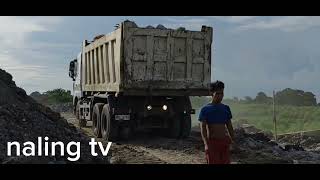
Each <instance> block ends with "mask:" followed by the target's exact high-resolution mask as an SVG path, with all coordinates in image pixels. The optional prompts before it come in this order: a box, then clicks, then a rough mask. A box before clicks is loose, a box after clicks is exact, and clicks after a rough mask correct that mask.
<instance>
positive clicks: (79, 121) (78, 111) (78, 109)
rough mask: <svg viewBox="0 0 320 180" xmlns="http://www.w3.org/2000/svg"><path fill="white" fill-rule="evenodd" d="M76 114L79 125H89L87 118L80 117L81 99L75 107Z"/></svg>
mask: <svg viewBox="0 0 320 180" xmlns="http://www.w3.org/2000/svg"><path fill="white" fill-rule="evenodd" d="M75 115H76V118H77V120H78V123H79V127H86V126H87V120H85V119H80V101H78V102H77V106H76V109H75Z"/></svg>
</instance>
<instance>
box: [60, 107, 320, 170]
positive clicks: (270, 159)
mask: <svg viewBox="0 0 320 180" xmlns="http://www.w3.org/2000/svg"><path fill="white" fill-rule="evenodd" d="M61 115H62V116H63V117H65V119H67V121H68V122H70V123H72V124H74V125H75V126H76V127H78V125H77V121H76V119H75V117H74V116H73V115H72V114H71V113H62V114H61ZM248 130H249V131H248ZM82 131H84V132H85V134H87V135H88V136H90V137H94V136H93V134H92V130H91V124H88V126H87V127H86V128H83V129H82ZM247 131H248V132H247ZM235 134H236V142H237V144H238V149H232V150H231V162H232V164H248V163H249V164H265V163H267V164H293V163H294V164H300V163H303V164H310V163H312V164H313V163H316V164H318V163H320V153H319V152H312V151H305V150H303V149H301V147H299V146H296V145H289V146H284V147H283V145H282V144H278V143H275V142H274V141H272V140H271V139H270V138H269V137H268V136H267V135H266V134H264V133H260V132H250V128H249V129H248V128H247V129H243V128H240V129H236V130H235ZM98 140H99V139H98ZM100 141H102V140H101V139H100ZM102 142H103V141H102ZM104 143H106V142H104ZM109 153H111V163H114V164H117V163H121V164H204V163H205V159H204V157H205V154H204V149H203V143H202V140H201V135H200V132H199V129H198V128H193V130H192V132H191V136H190V137H189V138H187V139H180V140H177V139H168V138H164V136H161V135H159V134H156V133H153V132H148V133H146V132H139V133H137V134H136V135H135V137H132V138H131V139H130V140H129V141H122V142H118V143H117V144H116V143H113V144H112V146H111V149H110V151H109Z"/></svg>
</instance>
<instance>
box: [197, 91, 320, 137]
mask: <svg viewBox="0 0 320 180" xmlns="http://www.w3.org/2000/svg"><path fill="white" fill-rule="evenodd" d="M272 100H273V99H272V98H271V97H268V96H267V95H266V94H265V93H264V92H259V93H258V94H257V96H256V97H255V98H249V97H245V98H244V99H239V98H237V97H234V98H232V99H228V98H227V99H224V101H223V103H224V104H227V105H229V106H230V108H231V111H232V114H233V121H234V122H235V124H252V125H254V126H256V127H257V128H259V129H262V130H266V131H271V132H273V131H274V125H273V105H272ZM191 101H192V105H193V108H195V109H196V112H197V114H196V115H194V116H193V125H195V124H197V118H198V117H197V116H198V113H199V110H200V109H201V107H202V106H203V105H205V104H207V103H208V102H210V98H207V97H197V98H191ZM275 113H276V118H277V131H278V133H288V132H296V131H304V130H317V129H320V120H319V117H320V108H319V106H318V105H317V103H316V99H315V96H314V94H313V93H311V92H304V91H301V90H292V89H289V88H287V89H284V90H283V91H280V92H278V93H276V106H275Z"/></svg>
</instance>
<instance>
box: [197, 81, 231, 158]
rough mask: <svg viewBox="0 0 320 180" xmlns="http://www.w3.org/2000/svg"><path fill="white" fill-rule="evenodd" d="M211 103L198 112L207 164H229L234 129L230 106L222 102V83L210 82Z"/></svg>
mask: <svg viewBox="0 0 320 180" xmlns="http://www.w3.org/2000/svg"><path fill="white" fill-rule="evenodd" d="M210 92H211V95H212V103H210V104H208V105H206V106H204V107H203V108H202V109H201V111H200V114H199V121H200V129H201V135H202V139H203V142H204V146H205V152H206V160H207V163H208V164H230V144H231V143H233V142H234V130H233V127H232V123H231V119H232V113H231V110H230V107H229V106H227V105H224V104H222V103H221V102H222V99H223V96H224V83H223V82H221V81H216V82H214V83H211V85H210Z"/></svg>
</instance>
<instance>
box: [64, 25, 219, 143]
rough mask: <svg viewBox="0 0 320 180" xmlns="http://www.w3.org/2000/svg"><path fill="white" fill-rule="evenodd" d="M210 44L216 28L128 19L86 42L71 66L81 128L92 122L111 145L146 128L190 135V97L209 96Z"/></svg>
mask: <svg viewBox="0 0 320 180" xmlns="http://www.w3.org/2000/svg"><path fill="white" fill-rule="evenodd" d="M212 40H213V30H212V27H207V26H202V28H201V31H189V30H186V29H185V28H178V29H169V28H165V27H164V26H162V25H159V26H157V27H151V26H148V27H138V26H137V25H136V23H135V22H132V21H128V20H126V21H124V22H122V23H121V24H118V25H117V26H116V29H115V30H114V31H113V32H111V33H109V34H105V35H99V36H96V37H95V38H94V39H93V40H92V41H88V40H84V41H83V43H82V51H81V52H80V53H79V54H78V56H77V58H76V59H74V60H72V61H71V62H70V64H69V76H70V77H71V78H72V80H73V105H74V113H75V116H76V117H77V119H78V121H79V126H80V127H84V126H86V125H87V122H88V121H92V130H93V133H94V135H95V136H96V137H98V138H103V139H106V140H109V141H117V140H118V139H122V138H130V137H131V136H132V135H134V133H135V132H137V131H139V130H142V129H149V130H155V129H158V130H160V131H161V132H163V133H165V134H166V135H168V136H169V137H171V138H185V137H188V136H189V135H190V131H191V114H194V113H195V110H194V109H192V105H191V101H190V97H192V96H208V95H209V84H210V82H211V49H212Z"/></svg>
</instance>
